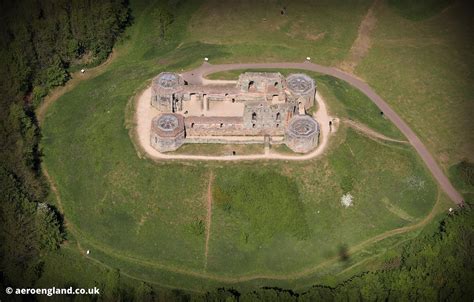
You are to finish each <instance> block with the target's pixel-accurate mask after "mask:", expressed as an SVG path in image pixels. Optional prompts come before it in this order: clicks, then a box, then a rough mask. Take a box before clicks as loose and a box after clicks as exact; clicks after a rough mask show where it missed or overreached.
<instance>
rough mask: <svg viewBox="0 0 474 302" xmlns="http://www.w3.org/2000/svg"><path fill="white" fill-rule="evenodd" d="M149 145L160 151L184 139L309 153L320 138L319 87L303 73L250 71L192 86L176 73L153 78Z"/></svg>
mask: <svg viewBox="0 0 474 302" xmlns="http://www.w3.org/2000/svg"><path fill="white" fill-rule="evenodd" d="M151 90H152V93H151V106H153V107H155V108H157V109H158V110H159V111H160V114H159V115H158V116H156V117H155V118H154V119H153V121H152V125H151V137H150V139H151V145H152V147H153V148H155V149H156V150H158V151H160V152H167V151H174V150H176V149H177V148H179V147H180V146H181V145H183V144H184V143H229V144H230V143H233V144H234V143H242V144H245V143H263V142H264V141H266V142H269V143H271V144H282V143H284V144H286V145H287V146H288V147H289V148H290V149H291V150H293V151H294V152H299V153H306V152H309V151H311V150H313V149H314V148H315V147H316V146H317V145H318V141H319V133H320V130H319V125H318V123H317V121H316V120H315V119H314V118H313V117H311V116H309V115H306V110H307V109H309V108H311V107H312V106H314V102H315V93H316V85H315V83H314V80H313V79H312V78H310V77H309V76H307V75H305V74H291V75H289V76H288V77H287V78H285V77H284V76H283V75H282V74H280V73H268V72H246V73H243V74H241V75H240V76H239V79H238V81H237V83H236V84H224V85H223V84H219V85H217V84H216V85H188V83H186V81H184V79H183V78H182V77H181V76H180V75H179V74H176V73H171V72H163V73H160V74H159V75H158V76H157V77H156V78H155V79H153V83H152V87H151Z"/></svg>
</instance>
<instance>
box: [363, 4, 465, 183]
mask: <svg viewBox="0 0 474 302" xmlns="http://www.w3.org/2000/svg"><path fill="white" fill-rule="evenodd" d="M420 7H421V8H423V9H420ZM471 12H472V3H471V2H470V1H446V0H429V1H416V2H413V1H402V0H391V1H388V2H383V3H382V5H381V6H380V7H379V9H378V10H377V12H376V15H377V19H378V22H377V27H376V29H375V31H374V33H373V36H372V47H371V49H370V51H369V53H368V55H367V57H365V58H364V59H363V60H362V62H361V63H360V64H359V66H358V68H357V69H356V73H357V74H358V75H359V76H362V77H363V78H364V79H366V80H367V81H368V83H369V84H370V85H371V86H372V87H374V89H375V90H376V91H377V92H378V93H379V94H380V95H381V96H382V97H383V98H384V99H385V100H387V102H388V103H389V104H390V105H392V106H393V108H394V109H395V110H396V111H397V112H398V113H399V114H400V115H401V116H402V117H403V118H404V119H405V121H407V122H408V124H410V126H411V127H412V129H413V130H415V132H416V133H417V134H418V135H419V136H420V138H421V139H422V140H423V142H424V143H425V144H426V145H427V147H428V148H429V149H430V150H431V151H432V152H433V155H434V156H435V158H436V159H437V160H438V161H439V162H440V164H441V165H442V167H443V168H444V169H445V171H448V168H449V167H451V166H453V165H455V164H457V163H458V162H460V161H461V160H462V159H464V158H466V159H469V160H470V161H471V162H472V161H473V159H474V158H473V152H472V150H473V148H474V145H473V142H474V132H473V131H472V129H474V124H473V119H472V112H474V107H473V104H474V103H473V102H472V100H473V99H474V88H473V85H472V83H473V80H474V78H473V75H472V66H473V64H474V53H473V52H472V47H473V40H472V33H473V30H474V27H473V24H474V23H473V22H472V14H471ZM451 179H452V180H455V178H453V177H451Z"/></svg>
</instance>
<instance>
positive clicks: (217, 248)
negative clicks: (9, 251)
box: [42, 2, 437, 291]
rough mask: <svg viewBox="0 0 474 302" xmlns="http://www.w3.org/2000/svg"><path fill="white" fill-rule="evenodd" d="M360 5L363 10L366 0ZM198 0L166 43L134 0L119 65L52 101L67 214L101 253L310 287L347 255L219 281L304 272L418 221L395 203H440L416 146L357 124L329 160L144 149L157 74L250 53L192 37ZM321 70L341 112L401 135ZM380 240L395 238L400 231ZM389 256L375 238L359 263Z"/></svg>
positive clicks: (184, 273) (116, 261) (52, 163)
mask: <svg viewBox="0 0 474 302" xmlns="http://www.w3.org/2000/svg"><path fill="white" fill-rule="evenodd" d="M360 3H362V4H359V5H361V6H356V8H355V9H354V10H355V12H356V13H355V14H354V15H357V16H358V15H359V13H358V12H359V10H360V13H362V8H363V7H366V3H365V2H360ZM198 4H199V3H195V2H192V3H188V4H186V5H182V6H181V7H180V10H181V11H180V13H179V14H178V15H179V16H180V17H178V19H177V20H176V21H175V23H174V25H173V29H172V31H171V32H170V33H169V38H168V41H167V42H166V43H165V44H163V45H160V44H158V42H154V41H156V39H155V37H157V36H158V33H157V28H158V26H157V22H158V21H157V20H156V19H154V18H153V12H154V6H153V5H152V4H145V3H141V2H138V3H137V2H135V3H134V4H133V5H134V9H136V11H138V12H141V13H140V14H138V15H137V16H136V20H135V25H134V26H133V27H132V28H131V29H130V30H129V31H128V32H127V33H126V36H125V38H124V41H123V42H122V43H123V44H121V45H120V46H119V47H118V56H117V58H116V59H115V61H114V62H112V63H111V64H110V65H109V66H108V68H107V70H106V71H105V72H104V73H103V74H101V75H99V76H97V77H95V78H93V79H90V80H87V81H84V82H82V83H81V84H79V85H78V86H77V87H76V88H75V89H74V90H72V91H70V92H69V93H67V94H65V95H64V96H63V97H61V98H60V99H59V100H58V101H57V102H56V103H54V104H52V105H51V107H50V109H49V111H48V113H47V115H46V117H45V121H44V125H43V135H44V139H43V141H42V149H43V152H44V162H45V165H46V167H47V169H48V171H49V173H50V175H51V176H52V178H53V180H54V181H55V183H56V185H57V188H58V190H59V194H60V197H61V200H62V204H63V207H64V214H65V218H66V219H67V221H68V222H69V224H70V225H71V226H74V228H72V227H71V229H70V230H71V232H74V236H75V238H76V239H77V240H78V241H79V242H80V243H81V245H82V246H83V247H84V249H90V250H91V251H92V254H91V257H93V258H94V259H98V260H100V261H102V262H104V263H106V264H107V265H108V266H110V267H114V268H120V270H121V271H122V272H123V273H126V274H128V275H131V276H133V277H135V278H138V279H141V280H146V281H148V282H151V283H153V282H154V283H159V284H160V285H164V286H170V287H180V288H186V289H192V290H196V291H203V290H206V289H210V288H215V287H218V286H235V287H245V288H247V289H251V288H255V287H257V286H263V285H275V286H281V287H297V286H308V285H309V284H311V283H313V282H316V281H317V280H327V279H328V278H329V277H328V276H329V275H331V274H332V275H334V274H335V273H337V272H341V271H343V270H344V269H345V268H346V264H345V263H342V262H339V261H336V262H335V263H332V264H330V265H328V266H324V267H322V268H321V269H320V270H317V271H315V272H311V273H308V274H307V275H304V276H301V277H299V278H295V279H294V280H281V281H270V280H258V279H257V280H249V281H242V282H241V283H238V284H234V283H229V282H224V281H218V280H217V279H218V278H221V277H223V278H235V277H239V276H242V275H252V274H268V275H281V276H286V275H287V274H297V273H298V272H300V271H302V270H305V269H308V268H314V267H316V266H318V265H320V264H321V263H324V261H327V260H328V259H331V258H333V257H337V256H338V254H339V253H340V250H341V248H343V247H346V246H347V247H351V246H355V245H357V244H358V243H360V242H362V241H364V240H367V239H369V238H372V237H374V236H376V235H379V234H382V233H384V232H387V231H389V230H393V229H395V228H399V227H403V226H407V225H409V224H410V222H407V221H406V220H405V219H402V218H400V217H399V215H397V214H394V213H393V211H390V210H389V209H387V207H386V205H385V204H384V202H383V200H385V199H388V200H389V201H390V204H392V205H393V206H394V207H396V208H397V209H401V210H402V211H403V212H404V213H406V214H407V215H410V216H411V217H413V218H414V219H421V218H423V217H424V216H426V215H427V214H428V213H429V211H430V210H431V208H432V205H433V204H434V202H435V200H436V195H437V189H436V185H435V183H434V182H433V180H432V178H431V176H430V174H429V173H428V172H427V170H426V169H425V168H424V166H423V164H422V162H421V160H420V159H419V158H418V157H417V155H416V153H415V152H414V151H413V150H412V149H411V148H410V147H409V146H404V145H403V146H400V145H398V144H385V143H379V142H375V141H373V140H370V139H368V138H366V137H364V136H362V135H360V134H358V133H357V132H355V131H353V130H351V129H346V128H344V127H341V128H340V130H339V131H338V132H337V135H336V136H334V137H333V138H332V139H331V141H330V145H329V149H328V150H327V152H326V154H325V156H323V157H321V158H318V159H315V160H310V161H304V162H268V161H261V162H239V163H214V162H207V163H196V162H161V163H156V162H154V161H151V160H147V159H142V158H140V157H139V156H137V151H136V150H135V148H134V146H133V144H132V141H131V138H130V135H129V131H130V120H129V118H130V116H129V111H128V110H129V104H130V103H129V102H130V100H131V99H132V98H133V96H134V95H135V94H136V93H138V92H139V91H140V90H141V89H143V88H144V86H145V84H146V83H147V81H149V79H150V78H152V77H153V76H154V75H156V74H158V73H159V72H160V71H162V70H181V69H188V68H191V67H195V66H197V65H199V63H200V61H201V59H202V54H203V53H206V54H209V53H210V54H212V57H213V58H218V57H220V58H222V59H224V58H228V59H229V60H233V59H235V58H238V56H239V55H238V53H237V52H238V51H240V50H239V49H238V50H233V52H229V46H225V45H218V44H212V43H213V42H212V41H189V39H190V37H189V36H186V37H183V33H184V32H185V31H184V30H185V29H189V24H188V23H187V20H188V19H189V18H190V16H191V15H192V14H193V13H194V11H195V10H196V9H199V11H198V14H196V15H193V18H195V17H194V16H199V13H200V12H201V11H202V10H203V7H200V8H199V5H198ZM339 5H341V6H342V7H344V4H339ZM204 8H205V6H204ZM290 8H291V6H289V13H290V12H291V9H290ZM325 12H326V11H325V10H324V9H321V10H320V11H317V10H315V14H316V15H315V16H313V19H315V20H318V21H317V22H327V24H328V25H327V26H328V28H329V27H331V26H333V25H334V22H335V21H334V20H332V19H331V17H333V15H331V14H329V15H325V14H324V13H325ZM295 16H297V15H295ZM318 16H320V18H318ZM321 19H323V20H321ZM351 20H352V21H354V20H353V19H348V20H347V22H344V23H341V24H340V25H338V26H343V25H344V26H346V25H347V27H348V28H349V27H350V29H347V31H346V32H353V28H352V27H351V26H350V24H351V23H350V21H351ZM191 22H193V21H192V20H191ZM354 22H355V21H354ZM331 24H332V25H331ZM288 30H289V31H290V29H288ZM337 31H339V29H337ZM290 32H291V31H290ZM328 35H329V37H331V34H330V33H328ZM352 36H353V35H352ZM183 39H184V40H183ZM181 41H184V42H183V44H180V42H181ZM287 43H288V44H291V43H292V41H288V42H287ZM334 43H335V42H334ZM330 44H331V45H332V44H333V43H332V42H331V43H330ZM344 45H345V46H344V47H342V48H343V49H345V50H347V47H346V46H347V45H346V44H344ZM178 46H179V47H178ZM318 47H319V46H318ZM321 47H322V46H321ZM328 49H329V47H328ZM340 49H341V48H337V47H336V50H340ZM334 53H335V54H333V55H334V56H336V53H338V51H335V52H334ZM242 54H243V52H242V53H240V55H242ZM259 55H260V56H263V55H265V52H262V53H260V54H259ZM288 58H289V59H291V57H288ZM327 60H328V61H331V60H332V59H331V58H329V57H327ZM311 76H314V77H315V78H316V79H317V80H318V83H319V86H318V87H320V89H321V91H322V92H323V94H324V96H325V97H326V98H327V102H328V106H329V110H330V111H331V113H333V112H334V114H336V115H337V116H340V117H351V118H354V119H357V120H359V121H361V122H364V123H366V124H367V125H369V126H370V127H372V128H374V129H375V130H377V131H380V132H382V133H384V134H387V135H389V136H390V135H392V136H395V137H396V136H397V135H399V134H398V132H397V130H396V129H395V130H394V128H393V126H392V125H391V124H390V123H389V122H388V121H386V120H384V119H383V118H381V117H380V115H379V114H377V112H376V109H374V105H373V104H372V103H371V102H370V101H369V100H367V99H366V98H365V97H363V96H362V95H361V94H360V93H358V92H357V91H354V90H351V89H350V88H349V87H347V85H345V84H343V83H341V82H338V81H336V80H334V79H332V78H329V77H325V76H321V75H317V74H311ZM211 171H212V172H213V173H214V174H215V184H214V186H213V192H214V199H215V200H216V202H215V203H214V206H213V208H212V210H213V215H212V227H211V235H210V242H209V255H208V259H207V268H205V266H204V264H205V262H206V259H205V254H204V253H205V232H203V221H205V219H206V201H207V186H208V181H209V175H210V174H211ZM217 188H219V190H220V191H221V193H222V196H224V198H223V197H222V196H221V197H219V195H218V194H220V193H217V192H216V190H217ZM347 190H349V191H350V192H351V194H352V195H353V196H354V198H355V199H354V200H355V201H354V206H353V207H350V208H348V209H344V208H343V207H342V206H341V205H340V201H339V200H340V197H341V196H342V194H343V193H345V191H347ZM216 194H217V196H216ZM219 198H221V199H219ZM222 198H223V199H222ZM222 200H224V201H225V202H223V201H222ZM220 204H224V205H222V206H221V205H220ZM226 204H227V205H226ZM407 236H408V237H410V236H412V235H410V234H407ZM392 243H393V242H392ZM379 244H381V245H384V246H385V248H386V247H387V246H389V245H390V244H391V241H390V240H389V242H387V243H384V242H379ZM385 244H387V245H385ZM378 252H379V250H378V249H377V248H374V249H372V246H370V245H369V246H367V247H365V248H364V249H363V250H361V251H358V253H357V257H359V258H357V259H360V260H362V259H363V258H364V257H366V256H368V255H373V254H374V253H378ZM354 257H356V255H354ZM354 259H356V258H354ZM51 261H53V260H51ZM49 265H52V264H49ZM86 277H87V276H86ZM45 282H46V281H45ZM53 284H54V283H53Z"/></svg>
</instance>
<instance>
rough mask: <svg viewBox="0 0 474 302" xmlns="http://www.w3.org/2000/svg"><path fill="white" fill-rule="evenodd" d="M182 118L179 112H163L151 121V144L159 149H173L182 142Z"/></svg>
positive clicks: (163, 150)
mask: <svg viewBox="0 0 474 302" xmlns="http://www.w3.org/2000/svg"><path fill="white" fill-rule="evenodd" d="M184 137H185V133H184V118H183V116H182V115H180V114H174V113H163V114H160V115H158V116H157V117H155V118H154V119H153V120H152V122H151V136H150V139H151V146H152V147H153V148H155V149H157V150H159V151H162V152H168V151H174V150H176V149H178V148H179V147H181V145H182V144H183V143H184Z"/></svg>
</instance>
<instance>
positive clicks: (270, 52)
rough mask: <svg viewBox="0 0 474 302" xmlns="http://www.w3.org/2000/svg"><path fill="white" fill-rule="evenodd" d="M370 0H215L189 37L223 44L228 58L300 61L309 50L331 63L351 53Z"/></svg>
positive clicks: (317, 58) (191, 25)
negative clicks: (229, 0)
mask: <svg viewBox="0 0 474 302" xmlns="http://www.w3.org/2000/svg"><path fill="white" fill-rule="evenodd" d="M371 2H372V1H370V0H361V1H352V2H347V1H341V0H337V1H331V0H323V1H317V2H316V1H311V0H298V1H275V0H272V1H250V0H239V1H232V2H231V4H230V2H225V1H224V2H223V1H218V0H210V1H206V2H205V3H204V4H203V5H202V6H201V7H200V8H199V9H198V10H197V11H196V12H195V13H194V14H193V16H192V18H191V19H190V22H189V25H188V34H187V35H186V38H185V40H184V42H191V41H199V42H200V43H205V44H213V45H219V46H221V47H222V48H223V49H224V50H225V51H226V52H227V53H228V54H227V56H226V57H225V61H232V62H240V61H241V62H262V61H285V60H289V61H298V62H301V61H303V60H304V59H305V58H306V57H307V56H310V57H312V58H313V60H314V61H316V62H319V63H322V64H328V65H330V64H333V63H335V62H338V61H340V60H342V59H343V58H344V56H345V55H346V54H347V52H348V50H349V49H350V47H351V44H352V42H353V41H354V39H355V38H356V35H357V28H358V26H359V23H360V21H361V19H362V18H363V17H364V15H365V13H366V11H367V9H368V7H369V6H370V4H371ZM282 7H286V14H285V15H281V12H280V10H281V8H282ZM341 20H344V21H343V22H341ZM202 56H203V57H204V56H208V57H210V58H211V62H220V61H224V60H222V59H221V58H214V57H213V56H212V54H207V53H202Z"/></svg>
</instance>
